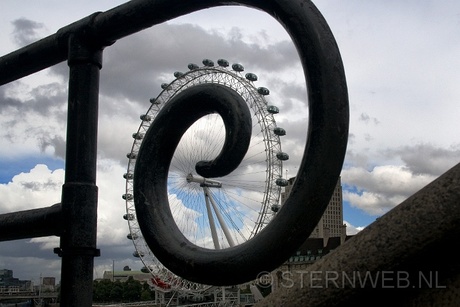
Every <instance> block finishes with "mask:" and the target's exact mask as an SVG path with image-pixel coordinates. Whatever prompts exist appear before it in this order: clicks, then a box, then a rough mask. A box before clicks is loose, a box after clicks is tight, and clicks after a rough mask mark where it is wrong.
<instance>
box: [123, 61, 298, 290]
mask: <svg viewBox="0 0 460 307" xmlns="http://www.w3.org/2000/svg"><path fill="white" fill-rule="evenodd" d="M217 64H218V65H215V64H214V62H213V61H212V60H209V59H205V60H203V66H198V65H196V64H189V65H188V68H189V70H188V71H187V72H185V73H182V72H175V73H174V77H175V79H174V80H173V81H172V82H170V83H169V84H167V83H164V84H162V85H161V87H162V91H161V93H160V94H159V95H158V96H157V97H156V98H152V99H151V100H150V102H151V106H150V107H149V108H148V110H147V112H145V114H143V115H141V116H140V119H141V123H140V126H139V129H138V131H137V132H135V133H133V134H132V137H133V139H134V141H133V145H132V148H131V151H130V152H129V153H128V154H127V157H128V160H129V161H128V167H127V172H126V173H125V174H124V178H125V179H126V191H125V193H124V194H123V199H124V200H125V202H126V214H125V215H124V218H125V220H127V221H128V225H129V235H128V238H129V239H130V240H132V242H133V243H134V247H135V252H134V254H133V255H134V256H135V257H139V258H140V260H141V261H142V262H143V264H144V268H143V271H145V272H149V273H151V274H152V282H153V284H154V285H155V286H156V287H158V288H162V289H163V290H168V289H176V290H177V289H185V290H199V289H202V288H203V287H204V288H206V287H207V286H206V285H202V284H199V283H195V282H192V281H188V280H186V279H184V278H181V277H180V276H177V275H176V274H174V273H172V272H171V271H170V270H168V269H167V268H166V267H165V266H164V265H163V264H162V263H161V262H160V261H159V260H158V259H157V257H156V255H155V251H154V250H151V248H150V247H149V245H148V244H147V243H146V242H145V240H144V236H143V234H142V231H141V227H140V225H139V222H138V216H137V214H138V213H136V206H135V197H134V194H135V191H134V190H135V189H134V185H135V180H136V177H135V172H136V167H139V166H137V164H136V162H137V158H138V154H139V150H140V148H141V146H142V144H143V142H144V137H145V135H146V133H147V132H148V131H149V129H150V130H152V129H155V127H153V125H152V123H154V122H155V120H156V119H157V116H158V114H159V113H160V112H161V111H162V110H164V109H165V106H168V104H170V103H171V101H172V100H173V99H175V97H177V96H178V95H180V93H181V92H184V91H187V90H188V89H191V88H194V87H197V86H200V85H203V84H215V85H218V86H223V87H225V88H227V89H230V90H231V91H233V92H236V93H237V94H238V95H239V96H240V97H242V99H243V100H244V101H245V103H246V104H247V106H248V108H249V111H250V116H251V119H250V123H252V132H251V136H250V141H249V144H248V145H249V146H248V148H247V151H246V153H245V154H244V158H243V159H242V160H241V163H239V165H238V167H236V168H235V169H234V170H233V171H232V172H231V173H229V174H227V175H225V176H212V177H208V176H206V175H203V172H199V171H197V168H196V165H197V163H199V162H200V161H211V160H212V159H214V158H215V157H216V156H218V155H219V153H220V152H221V151H222V150H224V148H225V138H226V133H228V131H226V126H225V123H224V121H223V119H222V117H221V116H220V114H215V113H213V112H208V113H209V114H205V115H204V116H201V117H200V118H199V119H198V120H196V121H194V123H193V124H192V125H190V127H188V129H186V131H185V133H183V135H182V136H181V137H180V141H179V143H178V144H177V146H174V152H173V155H172V158H171V160H170V163H169V165H167V166H165V167H166V168H167V180H166V189H167V202H168V203H167V204H163V205H164V206H167V207H168V208H169V210H170V212H171V214H172V217H173V219H174V222H175V224H176V225H177V227H178V228H179V230H180V232H182V234H183V235H184V236H185V238H186V239H187V240H189V241H190V242H191V243H193V244H195V245H197V246H200V247H202V248H205V249H211V250H212V249H214V250H220V249H226V248H232V247H234V246H236V245H239V244H242V243H243V242H246V241H248V240H251V239H252V238H254V237H255V236H256V235H257V234H258V233H259V232H260V231H261V230H262V229H263V228H265V226H266V225H268V223H270V221H271V219H272V218H273V216H274V215H275V214H276V213H277V212H278V211H279V209H280V207H281V203H280V195H281V188H282V187H283V186H286V185H287V184H288V183H287V180H286V178H283V161H286V160H288V159H289V155H288V154H287V153H285V152H283V151H282V149H281V141H280V140H281V138H282V137H283V136H284V135H285V134H286V131H285V130H284V129H283V128H281V127H278V126H277V125H276V121H275V116H276V114H277V113H278V112H279V109H278V108H277V107H276V106H275V105H273V104H271V103H269V102H268V101H267V95H269V90H268V89H267V88H265V87H256V86H255V81H257V79H258V77H257V75H255V74H253V73H244V67H243V66H242V65H241V64H233V65H231V66H230V64H229V62H228V61H226V60H224V59H219V60H218V61H217ZM150 133H155V131H153V132H150Z"/></svg>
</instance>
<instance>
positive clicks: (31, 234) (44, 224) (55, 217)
mask: <svg viewBox="0 0 460 307" xmlns="http://www.w3.org/2000/svg"><path fill="white" fill-rule="evenodd" d="M61 217H62V208H61V204H60V203H59V204H55V205H53V206H51V207H47V208H39V209H31V210H25V211H18V212H13V213H5V214H0V242H1V241H9V240H19V239H27V238H37V237H46V236H60V234H61V231H62V218H61Z"/></svg>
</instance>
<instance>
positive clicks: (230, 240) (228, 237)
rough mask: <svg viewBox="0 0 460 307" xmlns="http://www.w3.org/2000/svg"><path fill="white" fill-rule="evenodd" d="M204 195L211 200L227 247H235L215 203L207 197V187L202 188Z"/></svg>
mask: <svg viewBox="0 0 460 307" xmlns="http://www.w3.org/2000/svg"><path fill="white" fill-rule="evenodd" d="M203 189H204V191H205V193H206V194H207V195H208V197H209V199H210V200H211V204H212V208H213V209H214V212H215V213H216V216H217V220H218V221H219V224H220V227H222V231H223V232H224V234H225V238H226V239H227V242H228V245H230V246H235V242H234V241H233V238H232V236H231V234H230V231H229V230H228V227H227V224H226V223H225V221H224V218H223V217H222V214H221V213H220V211H219V208H217V205H216V202H215V201H214V199H213V198H212V197H211V196H210V195H209V189H208V187H203Z"/></svg>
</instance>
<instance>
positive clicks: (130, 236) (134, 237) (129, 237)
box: [126, 233, 138, 240]
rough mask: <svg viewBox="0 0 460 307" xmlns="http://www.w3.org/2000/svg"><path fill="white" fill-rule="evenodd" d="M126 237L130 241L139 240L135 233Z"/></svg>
mask: <svg viewBox="0 0 460 307" xmlns="http://www.w3.org/2000/svg"><path fill="white" fill-rule="evenodd" d="M126 237H127V238H128V239H130V240H137V238H138V236H137V234H135V233H133V234H128V235H127V236H126Z"/></svg>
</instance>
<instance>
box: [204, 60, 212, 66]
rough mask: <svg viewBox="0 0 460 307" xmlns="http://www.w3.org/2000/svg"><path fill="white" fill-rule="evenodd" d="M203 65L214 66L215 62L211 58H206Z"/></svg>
mask: <svg viewBox="0 0 460 307" xmlns="http://www.w3.org/2000/svg"><path fill="white" fill-rule="evenodd" d="M203 65H204V66H207V67H213V66H214V62H213V61H212V60H210V59H204V60H203Z"/></svg>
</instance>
